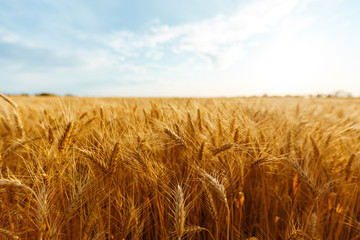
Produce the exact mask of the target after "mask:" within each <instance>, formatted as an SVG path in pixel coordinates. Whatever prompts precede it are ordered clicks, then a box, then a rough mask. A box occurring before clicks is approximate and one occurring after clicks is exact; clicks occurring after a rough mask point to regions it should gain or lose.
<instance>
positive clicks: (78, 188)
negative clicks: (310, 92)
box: [0, 96, 360, 240]
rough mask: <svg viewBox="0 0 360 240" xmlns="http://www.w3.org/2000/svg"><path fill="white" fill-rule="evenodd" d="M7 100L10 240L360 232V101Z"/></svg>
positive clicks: (1, 227) (3, 157) (3, 179)
mask: <svg viewBox="0 0 360 240" xmlns="http://www.w3.org/2000/svg"><path fill="white" fill-rule="evenodd" d="M0 101H1V104H0V118H1V121H0V138H1V141H0V171H1V175H0V239H69V240H70V239H215V240H217V239H259V240H262V239H274V240H275V239H276V240H278V239H284V240H285V239H287V240H290V239H334V240H336V239H359V238H360V204H359V203H360V196H359V193H360V189H359V188H360V179H359V178H360V159H359V157H360V155H359V150H360V100H358V99H304V98H210V99H175V98H167V99H148V98H118V99H116V98H108V99H105V98H76V97H65V98H56V97H12V98H11V99H10V98H6V97H5V96H3V98H1V99H0Z"/></svg>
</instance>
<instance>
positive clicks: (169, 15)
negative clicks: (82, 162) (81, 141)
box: [0, 0, 360, 96]
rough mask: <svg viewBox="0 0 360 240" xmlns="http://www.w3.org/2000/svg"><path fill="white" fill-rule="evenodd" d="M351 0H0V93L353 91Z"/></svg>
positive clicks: (356, 43) (356, 62)
mask: <svg viewBox="0 0 360 240" xmlns="http://www.w3.org/2000/svg"><path fill="white" fill-rule="evenodd" d="M359 66H360V1H358V0H242V1H235V0H192V1H190V0H183V1H175V0H132V1H129V0H128V1H125V0H117V1H116V0H103V1H95V0H76V1H70V0H62V1H53V0H36V1H35V0H17V1H9V0H0V91H2V92H5V93H13V94H15V93H30V94H34V93H40V92H51V93H56V94H74V95H79V96H249V95H262V94H265V93H266V94H270V95H282V94H316V93H332V92H335V91H337V90H343V91H349V92H351V93H352V94H354V95H360V67H359Z"/></svg>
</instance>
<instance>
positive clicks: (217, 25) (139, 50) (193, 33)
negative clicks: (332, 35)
mask: <svg viewBox="0 0 360 240" xmlns="http://www.w3.org/2000/svg"><path fill="white" fill-rule="evenodd" d="M298 5H299V1H298V0H258V1H255V2H251V3H249V4H248V5H247V6H245V7H242V8H239V10H237V11H235V13H233V14H232V15H230V16H224V15H221V14H219V15H217V16H216V17H214V18H212V19H208V20H204V21H201V22H195V23H190V24H183V25H177V26H168V25H165V24H164V25H161V24H158V25H156V26H152V27H151V28H149V29H147V30H146V31H144V32H140V33H136V32H131V31H117V32H113V33H112V34H111V35H109V36H105V37H102V41H103V42H104V43H105V44H106V45H108V46H109V47H111V48H113V49H114V50H115V51H116V52H117V53H118V54H120V55H121V56H123V57H125V58H132V57H138V56H140V55H142V54H144V55H145V56H146V57H150V58H153V59H155V60H158V59H161V57H162V56H163V55H164V54H165V53H169V52H170V53H172V54H176V53H183V52H187V53H192V54H196V55H198V56H200V57H202V58H204V59H206V60H207V61H209V62H210V64H211V66H212V67H213V68H226V67H229V66H231V65H232V64H233V63H234V62H236V61H237V60H239V59H241V58H242V57H244V55H245V52H246V51H245V50H244V45H243V41H244V40H247V39H250V38H251V37H254V36H256V35H259V34H264V33H266V32H268V31H269V30H270V29H271V28H272V27H274V26H276V25H277V24H278V23H279V21H280V20H281V19H282V18H283V17H284V16H286V15H288V14H290V13H291V12H292V11H294V9H295V8H296V7H297V6H298Z"/></svg>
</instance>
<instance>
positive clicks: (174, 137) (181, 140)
mask: <svg viewBox="0 0 360 240" xmlns="http://www.w3.org/2000/svg"><path fill="white" fill-rule="evenodd" d="M164 131H165V133H166V134H167V135H168V136H169V137H170V138H171V139H172V140H174V141H175V142H177V143H178V144H179V145H181V146H183V147H185V148H186V144H185V141H184V140H183V139H182V138H181V137H179V136H178V135H177V134H176V133H174V132H173V131H171V130H170V129H169V128H164Z"/></svg>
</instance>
